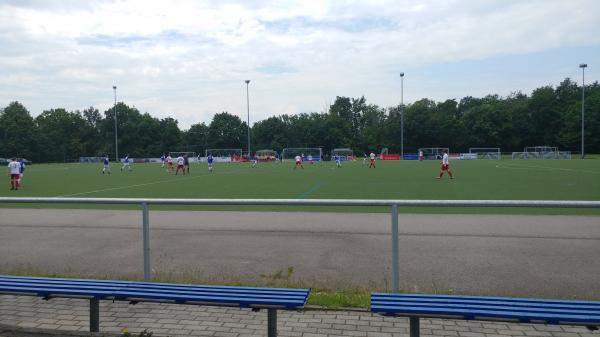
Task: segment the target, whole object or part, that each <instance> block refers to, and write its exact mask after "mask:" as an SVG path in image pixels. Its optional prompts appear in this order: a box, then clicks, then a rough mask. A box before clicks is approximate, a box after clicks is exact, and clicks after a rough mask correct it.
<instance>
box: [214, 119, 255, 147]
mask: <svg viewBox="0 0 600 337" xmlns="http://www.w3.org/2000/svg"><path fill="white" fill-rule="evenodd" d="M246 132H247V127H246V123H244V122H242V120H241V119H240V118H239V117H238V116H234V115H231V114H229V113H228V112H226V111H224V112H222V113H218V114H215V115H214V117H213V119H212V121H211V122H210V124H209V126H208V147H209V148H213V149H215V148H244V146H243V144H244V143H245V142H244V141H243V139H244V135H245V134H246ZM245 145H247V144H245Z"/></svg>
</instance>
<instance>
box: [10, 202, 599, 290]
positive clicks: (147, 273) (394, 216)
mask: <svg viewBox="0 0 600 337" xmlns="http://www.w3.org/2000/svg"><path fill="white" fill-rule="evenodd" d="M2 203H5V204H6V203H19V204H23V203H29V204H32V203H33V204H35V203H41V204H105V205H106V204H120V205H123V204H125V205H140V206H142V212H143V213H142V219H143V220H142V240H143V256H144V280H145V281H150V280H151V268H150V224H149V223H150V220H149V218H150V216H149V208H150V205H271V206H273V205H281V206H388V207H390V208H391V239H392V245H391V247H392V258H391V259H392V268H391V269H392V275H391V277H392V282H391V283H392V290H393V291H394V292H398V291H399V288H400V286H399V283H400V282H399V268H398V266H399V260H400V258H399V247H398V207H400V206H412V207H533V208H535V207H537V208H600V201H595V200H418V199H373V200H368V199H161V198H68V197H55V198H53V197H22V198H21V197H0V204H2Z"/></svg>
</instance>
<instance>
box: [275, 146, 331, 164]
mask: <svg viewBox="0 0 600 337" xmlns="http://www.w3.org/2000/svg"><path fill="white" fill-rule="evenodd" d="M296 156H301V157H302V160H303V161H321V160H323V149H321V148H320V147H286V148H285V149H283V151H281V160H286V159H292V160H293V159H294V158H295V157H296Z"/></svg>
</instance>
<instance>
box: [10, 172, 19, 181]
mask: <svg viewBox="0 0 600 337" xmlns="http://www.w3.org/2000/svg"><path fill="white" fill-rule="evenodd" d="M20 177H21V174H19V173H17V174H11V175H10V179H11V180H18V179H19V178H20Z"/></svg>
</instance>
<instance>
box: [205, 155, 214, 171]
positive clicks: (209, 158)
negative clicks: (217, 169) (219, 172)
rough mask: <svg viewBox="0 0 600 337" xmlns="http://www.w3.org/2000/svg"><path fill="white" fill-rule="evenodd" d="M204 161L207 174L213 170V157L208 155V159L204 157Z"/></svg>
mask: <svg viewBox="0 0 600 337" xmlns="http://www.w3.org/2000/svg"><path fill="white" fill-rule="evenodd" d="M206 161H207V162H208V172H212V170H213V156H212V154H210V153H209V154H208V157H206Z"/></svg>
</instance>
